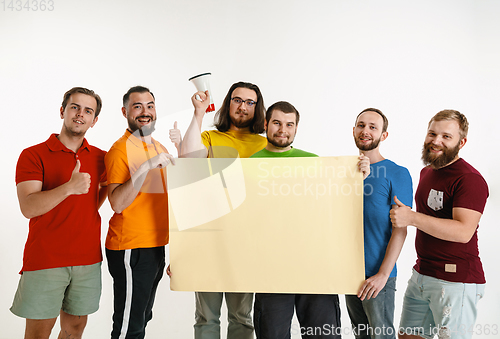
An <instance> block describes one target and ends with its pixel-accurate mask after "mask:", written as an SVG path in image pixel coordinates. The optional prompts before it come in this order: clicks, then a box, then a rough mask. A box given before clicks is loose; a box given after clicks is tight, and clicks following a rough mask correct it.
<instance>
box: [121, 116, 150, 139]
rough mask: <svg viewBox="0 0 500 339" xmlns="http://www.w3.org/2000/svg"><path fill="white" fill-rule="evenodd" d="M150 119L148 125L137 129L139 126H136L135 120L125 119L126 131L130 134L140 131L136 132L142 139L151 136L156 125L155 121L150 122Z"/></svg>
mask: <svg viewBox="0 0 500 339" xmlns="http://www.w3.org/2000/svg"><path fill="white" fill-rule="evenodd" d="M152 119H153V118H151V122H150V123H149V124H148V125H146V126H142V127H139V125H137V123H136V122H135V120H131V119H127V120H128V129H129V130H130V132H132V133H134V132H135V131H137V130H139V129H140V131H138V132H137V133H139V134H140V135H141V136H143V137H145V136H148V135H151V134H152V133H153V132H154V130H155V124H156V120H152Z"/></svg>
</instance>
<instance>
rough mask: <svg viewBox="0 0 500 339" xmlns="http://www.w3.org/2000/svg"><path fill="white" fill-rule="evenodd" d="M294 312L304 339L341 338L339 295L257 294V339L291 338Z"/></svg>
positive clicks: (255, 320) (255, 306) (255, 318)
mask: <svg viewBox="0 0 500 339" xmlns="http://www.w3.org/2000/svg"><path fill="white" fill-rule="evenodd" d="M294 310H295V311H296V312H297V319H298V320H299V323H300V334H301V337H302V338H303V339H305V338H311V339H312V338H318V339H319V338H330V339H332V338H336V339H340V337H341V336H340V333H341V331H342V329H341V327H340V306H339V297H338V295H336V294H281V293H279V294H278V293H256V294H255V305H254V324H255V335H256V336H257V339H289V338H290V331H291V324H292V317H293V312H294ZM294 331H295V329H294Z"/></svg>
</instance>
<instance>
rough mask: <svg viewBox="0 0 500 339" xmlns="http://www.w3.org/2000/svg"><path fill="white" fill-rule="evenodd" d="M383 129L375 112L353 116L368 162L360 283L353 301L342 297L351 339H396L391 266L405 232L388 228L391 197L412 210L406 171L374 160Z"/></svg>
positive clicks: (359, 144)
mask: <svg viewBox="0 0 500 339" xmlns="http://www.w3.org/2000/svg"><path fill="white" fill-rule="evenodd" d="M387 125H388V120H387V118H386V116H385V115H384V114H383V113H382V112H381V111H380V110H378V109H376V108H367V109H365V110H363V111H362V112H361V113H360V114H359V115H358V117H357V118H356V124H355V126H354V128H353V135H354V141H355V143H356V146H357V147H358V149H359V153H360V154H364V155H365V156H367V157H368V158H370V175H369V176H368V177H367V178H366V179H365V181H364V200H363V211H364V216H363V224H364V243H365V275H366V280H365V282H364V283H363V285H362V286H361V287H360V289H359V291H358V295H357V296H356V295H346V304H347V310H348V312H349V317H350V318H351V323H352V326H353V330H354V335H355V337H356V338H357V339H361V338H363V339H365V338H372V339H375V338H376V339H382V338H391V339H393V338H396V330H395V328H394V324H393V322H394V296H395V292H396V260H397V258H398V256H399V253H400V252H401V249H402V248H403V243H404V241H405V238H406V228H393V227H392V223H391V219H390V214H389V213H390V210H391V208H393V206H395V205H394V204H395V203H394V196H397V197H398V199H400V200H401V201H405V202H404V204H405V205H408V206H412V201H413V190H412V180H411V176H410V173H409V172H408V170H407V169H406V168H404V167H401V166H398V165H396V164H395V163H394V162H392V161H390V160H388V159H385V158H384V157H383V156H382V155H381V154H380V150H379V146H380V145H379V144H380V142H381V141H384V140H385V139H386V138H387V136H388V132H387Z"/></svg>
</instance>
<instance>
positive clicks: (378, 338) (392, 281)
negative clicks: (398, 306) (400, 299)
mask: <svg viewBox="0 0 500 339" xmlns="http://www.w3.org/2000/svg"><path fill="white" fill-rule="evenodd" d="M395 294H396V277H394V278H389V279H387V283H386V284H385V286H384V288H383V289H382V290H381V291H380V293H379V294H378V295H377V297H376V298H370V299H365V300H363V301H361V300H360V299H359V298H358V296H356V295H346V296H345V301H346V304H347V311H348V312H349V318H351V324H352V328H353V331H354V336H355V337H356V339H370V338H372V339H395V338H396V333H397V332H396V329H395V328H394V295H395Z"/></svg>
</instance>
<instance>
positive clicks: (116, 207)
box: [108, 196, 124, 214]
mask: <svg viewBox="0 0 500 339" xmlns="http://www.w3.org/2000/svg"><path fill="white" fill-rule="evenodd" d="M108 200H109V204H110V205H111V209H112V210H113V212H115V213H116V214H121V213H122V212H123V210H124V208H123V206H121V204H119V203H118V202H117V201H115V200H114V199H111V197H110V196H108Z"/></svg>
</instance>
